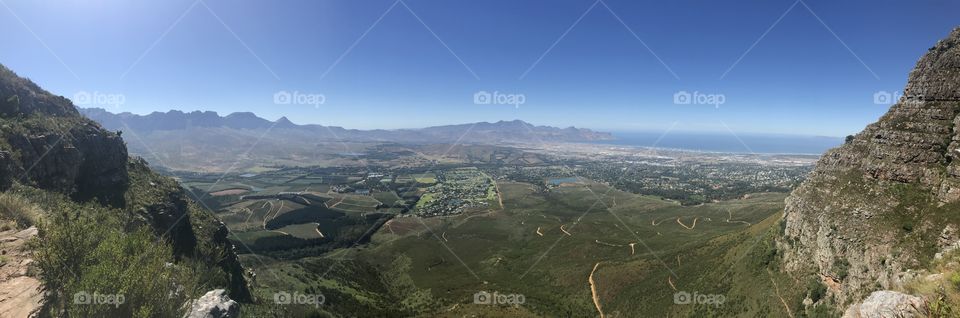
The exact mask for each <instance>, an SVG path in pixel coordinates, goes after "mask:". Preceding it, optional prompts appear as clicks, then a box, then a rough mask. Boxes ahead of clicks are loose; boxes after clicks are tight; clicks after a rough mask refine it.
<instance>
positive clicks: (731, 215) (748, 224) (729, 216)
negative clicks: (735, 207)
mask: <svg viewBox="0 0 960 318" xmlns="http://www.w3.org/2000/svg"><path fill="white" fill-rule="evenodd" d="M731 219H733V212H731V211H730V210H727V223H743V224H746V225H747V226H751V225H753V224H750V222H747V221H731Z"/></svg>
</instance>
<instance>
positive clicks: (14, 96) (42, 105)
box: [0, 66, 128, 207]
mask: <svg viewBox="0 0 960 318" xmlns="http://www.w3.org/2000/svg"><path fill="white" fill-rule="evenodd" d="M0 118H2V119H3V127H2V128H3V129H2V131H0V132H2V136H0V138H2V141H0V144H2V145H0V166H2V167H3V168H2V169H0V190H3V189H4V188H5V187H9V186H10V184H11V183H12V182H13V181H17V182H20V183H24V184H28V185H33V186H36V187H38V188H41V189H45V190H53V191H57V192H61V193H65V194H68V195H70V196H72V197H73V198H74V199H76V200H80V201H87V200H91V199H97V200H98V201H100V202H101V203H104V204H109V205H112V206H115V207H118V206H122V205H123V204H124V202H123V195H122V193H123V192H124V191H125V190H126V189H127V187H128V176H127V170H126V161H127V148H126V146H125V145H124V143H123V140H122V139H120V137H119V136H117V135H116V134H114V133H111V132H107V131H105V130H103V129H102V128H100V126H99V125H97V124H96V123H94V122H93V121H90V120H86V119H85V118H83V117H81V116H80V114H79V112H77V110H76V109H75V108H74V107H73V104H71V103H70V101H69V100H67V99H66V98H63V97H59V96H55V95H53V94H50V93H48V92H47V91H44V90H43V89H41V88H40V87H38V86H37V85H36V84H34V83H33V82H30V81H29V80H27V79H23V78H20V77H18V76H16V74H14V73H13V72H12V71H10V70H9V69H7V68H5V67H3V66H0Z"/></svg>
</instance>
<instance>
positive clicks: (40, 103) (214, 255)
mask: <svg viewBox="0 0 960 318" xmlns="http://www.w3.org/2000/svg"><path fill="white" fill-rule="evenodd" d="M0 191H16V192H18V194H17V195H20V196H24V197H25V198H26V199H27V200H29V201H32V202H34V203H36V204H38V205H40V206H44V207H50V208H48V209H47V211H46V212H48V213H53V212H57V211H54V210H56V209H57V207H61V206H71V207H72V206H74V205H57V204H56V203H55V202H47V201H50V200H59V199H58V198H59V197H61V195H62V197H64V198H67V199H65V200H64V201H70V203H71V204H81V205H95V206H97V207H98V208H99V207H102V209H105V210H107V211H113V212H112V213H116V219H117V220H124V222H127V224H125V225H122V226H123V227H125V228H126V229H127V230H128V231H134V230H136V229H137V228H138V227H141V226H147V228H148V229H152V231H153V232H154V234H155V235H156V236H157V237H159V238H162V239H164V240H163V241H161V242H164V241H165V242H166V244H169V245H170V247H171V251H172V252H173V255H171V258H172V259H175V260H183V259H190V260H189V262H188V263H190V264H201V265H200V266H203V267H208V268H210V270H212V272H211V273H217V274H216V275H218V277H219V276H220V275H222V276H224V277H225V278H224V280H225V281H227V282H229V286H220V287H226V288H227V289H228V290H229V291H230V296H231V297H233V299H235V300H238V301H241V302H243V301H250V300H251V295H250V291H249V290H248V287H247V283H246V280H245V278H244V276H243V272H244V271H243V268H241V266H240V263H239V261H238V260H237V256H236V254H235V253H234V251H233V245H232V244H231V243H230V242H229V241H228V240H227V238H226V236H227V229H226V228H225V227H224V225H223V223H221V222H219V221H218V220H216V219H215V218H214V217H213V216H212V215H211V214H209V213H207V212H205V211H203V210H202V209H201V208H200V207H199V206H198V205H197V204H196V203H194V202H192V201H191V200H190V199H189V197H188V196H187V195H186V193H185V191H184V190H183V189H181V187H180V186H179V185H178V184H177V183H176V181H174V180H173V179H171V178H168V177H164V176H160V175H158V174H156V173H154V172H153V171H151V169H150V168H149V167H148V165H147V164H146V162H145V161H143V160H142V159H139V158H129V157H128V154H127V146H126V144H125V142H124V140H123V139H121V137H120V135H119V134H118V133H116V132H111V131H108V130H106V129H104V128H102V127H101V126H100V125H99V124H97V123H96V122H94V121H92V120H90V119H87V118H86V117H83V116H82V115H81V114H80V112H79V111H78V110H77V109H76V108H75V107H74V106H73V104H72V103H71V102H70V101H69V100H68V99H66V98H64V97H62V96H56V95H54V94H51V93H49V92H47V91H45V90H43V89H42V88H40V87H39V86H37V85H36V84H34V83H33V82H31V81H30V80H28V79H25V78H22V77H19V76H17V75H16V74H15V73H13V72H12V71H11V70H9V69H7V68H6V67H4V66H2V65H0ZM43 193H51V194H54V195H50V196H46V195H44V194H43ZM97 230H98V229H96V228H92V229H90V231H97ZM40 241H41V244H42V241H43V233H42V232H41V237H40Z"/></svg>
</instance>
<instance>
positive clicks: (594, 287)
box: [587, 262, 604, 318]
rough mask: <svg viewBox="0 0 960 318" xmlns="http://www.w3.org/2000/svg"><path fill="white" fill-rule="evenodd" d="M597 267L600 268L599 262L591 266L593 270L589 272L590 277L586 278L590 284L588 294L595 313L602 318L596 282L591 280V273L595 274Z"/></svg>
mask: <svg viewBox="0 0 960 318" xmlns="http://www.w3.org/2000/svg"><path fill="white" fill-rule="evenodd" d="M597 267H600V262H597V264H596V265H593V270H592V271H590V277H589V278H587V281H588V282H590V294H591V295H592V297H593V305H594V306H596V307H597V312H599V313H600V318H604V315H603V308H601V307H600V295H598V294H597V282H596V280H594V279H593V273H596V272H597Z"/></svg>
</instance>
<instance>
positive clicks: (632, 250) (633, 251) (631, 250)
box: [630, 243, 637, 255]
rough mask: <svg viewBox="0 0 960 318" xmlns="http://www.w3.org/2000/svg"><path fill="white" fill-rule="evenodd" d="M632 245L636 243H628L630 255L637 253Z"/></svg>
mask: <svg viewBox="0 0 960 318" xmlns="http://www.w3.org/2000/svg"><path fill="white" fill-rule="evenodd" d="M634 245H637V243H630V255H633V254H636V253H637V250H636V249H635V248H633V246H634Z"/></svg>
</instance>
